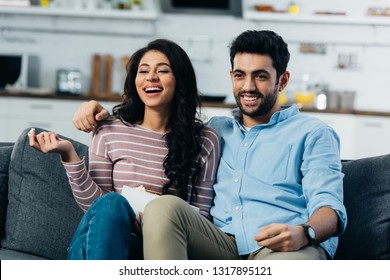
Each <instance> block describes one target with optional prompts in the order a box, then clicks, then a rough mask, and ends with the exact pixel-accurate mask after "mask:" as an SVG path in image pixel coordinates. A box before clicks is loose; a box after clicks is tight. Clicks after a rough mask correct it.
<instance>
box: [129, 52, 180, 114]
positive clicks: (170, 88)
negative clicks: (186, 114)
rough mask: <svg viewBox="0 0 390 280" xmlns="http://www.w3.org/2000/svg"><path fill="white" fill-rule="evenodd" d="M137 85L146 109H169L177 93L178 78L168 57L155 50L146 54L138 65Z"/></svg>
mask: <svg viewBox="0 0 390 280" xmlns="http://www.w3.org/2000/svg"><path fill="white" fill-rule="evenodd" d="M135 85H136V87H137V92H138V94H139V96H140V98H141V100H142V101H143V102H144V104H145V106H146V107H154V108H155V109H156V108H157V107H161V108H162V109H166V108H167V107H169V105H170V104H171V102H172V99H173V95H174V93H175V87H176V78H175V76H174V75H173V72H172V68H171V66H170V62H169V60H168V58H167V57H166V55H165V54H163V53H162V52H159V51H155V50H151V51H148V52H146V53H145V54H144V56H143V57H142V58H141V60H140V63H139V65H138V72H137V76H136V79H135Z"/></svg>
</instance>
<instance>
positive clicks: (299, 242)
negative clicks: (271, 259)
mask: <svg viewBox="0 0 390 280" xmlns="http://www.w3.org/2000/svg"><path fill="white" fill-rule="evenodd" d="M255 240H256V242H257V244H258V245H260V246H264V247H267V248H268V249H270V250H272V251H276V252H289V251H298V250H299V249H301V248H302V247H304V246H306V245H307V243H308V241H307V239H306V237H305V233H304V231H303V227H302V226H299V225H286V224H271V225H268V226H265V227H263V228H261V229H260V231H259V233H258V234H256V236H255Z"/></svg>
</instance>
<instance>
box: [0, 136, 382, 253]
mask: <svg viewBox="0 0 390 280" xmlns="http://www.w3.org/2000/svg"><path fill="white" fill-rule="evenodd" d="M39 131H40V130H39V129H37V132H39ZM27 132H28V129H26V130H25V131H24V132H23V133H22V134H21V136H20V138H19V139H18V140H17V141H16V142H15V143H1V144H0V188H1V189H0V190H1V192H0V194H1V197H0V198H1V201H0V219H1V221H0V222H1V223H0V230H1V248H0V259H25V260H29V259H66V255H67V246H68V244H69V242H70V239H71V238H72V235H73V232H74V231H75V229H76V227H77V225H78V223H79V221H80V219H81V217H82V215H83V213H82V211H81V210H80V209H79V207H78V206H77V204H76V203H75V201H74V199H73V196H72V193H71V191H70V188H69V186H68V181H67V177H66V174H65V171H64V169H63V167H62V165H61V163H60V160H59V156H58V155H57V154H48V155H46V154H42V153H40V152H37V151H35V150H34V149H32V148H31V147H30V146H29V144H28V139H27ZM73 143H74V144H75V147H76V149H77V151H78V153H79V154H80V155H81V156H86V157H87V153H88V148H87V146H85V145H83V144H80V143H77V142H75V141H73ZM389 171H390V155H384V156H378V157H372V158H365V159H359V160H353V161H344V162H343V172H344V173H345V179H344V200H345V201H344V202H345V205H346V208H347V212H348V219H349V221H348V226H347V230H346V232H345V234H344V235H343V236H342V237H341V238H340V244H339V247H338V250H337V254H336V259H390V172H389Z"/></svg>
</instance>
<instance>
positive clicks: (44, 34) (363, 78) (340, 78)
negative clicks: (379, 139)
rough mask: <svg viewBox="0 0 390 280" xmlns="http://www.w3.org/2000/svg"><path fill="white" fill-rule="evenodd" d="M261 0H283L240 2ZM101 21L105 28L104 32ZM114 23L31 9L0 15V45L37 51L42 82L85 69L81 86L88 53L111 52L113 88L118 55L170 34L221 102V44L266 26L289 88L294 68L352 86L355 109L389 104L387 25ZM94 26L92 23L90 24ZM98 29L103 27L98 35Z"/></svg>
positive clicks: (355, 8)
mask: <svg viewBox="0 0 390 280" xmlns="http://www.w3.org/2000/svg"><path fill="white" fill-rule="evenodd" d="M262 2H263V3H270V2H271V3H274V4H278V5H280V6H282V5H285V4H287V3H288V2H289V1H284V0H275V1H265V0H264V1H260V0H259V1H258V0H256V1H255V0H253V1H250V0H249V1H245V2H244V7H245V6H248V7H250V6H251V5H253V3H262ZM296 2H297V3H298V4H300V6H301V7H302V8H301V11H302V13H306V14H310V13H312V12H313V11H314V10H334V11H347V12H348V14H353V15H362V14H364V12H365V10H366V8H367V7H368V6H371V5H372V6H374V5H388V6H390V1H374V0H328V1H319V0H317V1H313V0H300V1H296ZM8 19H9V20H8ZM389 21H390V18H389ZM115 22H116V21H115ZM45 24H46V25H47V28H45V26H44V25H45ZM104 24H107V26H108V25H110V26H111V27H110V28H108V29H107V30H106V31H105V30H104V28H103V27H104ZM113 24H114V23H113V20H111V21H110V23H109V22H108V21H104V20H98V19H88V20H81V19H77V20H74V19H69V18H54V19H48V18H46V19H45V20H42V19H39V20H38V19H37V18H36V17H34V16H18V17H11V16H8V17H0V32H1V33H0V52H28V53H32V54H37V55H38V56H39V57H40V60H41V65H40V74H41V75H40V76H41V85H42V86H43V87H55V72H56V70H57V69H59V68H63V67H75V68H78V69H80V70H81V71H82V73H83V74H84V90H85V91H88V90H89V83H90V82H89V81H90V68H91V57H92V55H93V54H94V53H99V54H102V55H104V54H112V55H113V56H114V59H115V66H114V67H115V73H114V83H113V84H114V86H113V87H114V88H113V90H114V91H121V89H122V86H123V85H122V83H123V69H122V65H121V64H120V57H121V56H122V55H130V54H131V53H132V52H133V51H134V50H136V49H137V48H139V47H141V46H143V45H144V44H145V43H146V42H147V41H149V40H151V39H153V38H157V37H166V38H170V39H173V40H176V41H177V42H178V43H179V44H180V45H181V46H183V48H184V49H186V50H187V52H188V53H189V55H190V57H191V58H192V60H193V63H194V66H195V69H196V72H197V75H198V82H199V88H200V90H201V91H202V92H204V93H207V94H213V95H220V94H223V95H226V96H228V99H227V101H228V102H234V101H233V98H232V97H231V84H230V78H229V68H230V64H229V57H228V44H229V43H230V41H231V40H232V39H233V37H235V36H237V35H238V34H239V33H240V32H242V31H244V30H247V29H272V30H275V31H276V32H278V33H279V34H280V35H282V36H283V37H284V38H285V40H286V41H287V42H288V43H289V47H290V51H291V54H292V58H291V62H290V65H289V70H290V71H291V73H292V79H291V84H290V89H291V90H293V88H294V86H295V85H297V84H298V81H299V80H300V77H301V75H302V74H304V73H308V74H310V75H311V76H312V78H313V79H317V80H319V81H322V82H324V83H327V84H329V86H330V87H331V88H332V89H339V90H355V91H356V92H357V99H356V103H355V108H356V109H361V110H375V111H388V110H389V109H390V107H389V104H390V90H389V87H388V86H387V84H388V83H387V80H388V77H387V76H388V73H390V26H389V25H387V26H386V25H383V26H373V25H356V24H354V25H347V24H342V25H336V24H309V23H289V22H287V23H284V22H272V21H266V22H262V21H251V20H245V19H241V18H235V17H229V16H212V15H204V16H189V15H171V14H170V15H167V14H164V15H161V16H159V18H158V19H157V21H155V22H150V21H145V22H143V23H137V24H138V25H137V24H135V23H134V22H133V21H131V20H130V21H129V20H118V21H117V23H115V24H117V25H118V27H117V30H118V31H117V32H112V30H113V29H112V25H113ZM35 25H36V27H35ZM140 25H142V26H140ZM87 26H91V27H87ZM93 26H99V27H96V29H94V28H93ZM57 27H58V28H57ZM60 27H62V28H60ZM80 27H82V28H81V29H80ZM141 27H142V28H145V29H142V28H141ZM66 28H68V29H69V30H67V31H66V32H64V31H58V30H64V29H66ZM90 30H92V31H91V32H90ZM100 30H102V31H103V32H102V33H101V34H99V31H100ZM114 30H116V29H114ZM127 31H128V32H127ZM302 42H309V43H311V42H313V43H323V44H325V45H326V54H324V55H320V54H302V53H300V52H299V47H300V44H301V43H302ZM342 52H345V53H353V54H356V55H357V58H358V67H357V68H356V69H351V70H340V69H338V68H337V59H338V54H339V53H342Z"/></svg>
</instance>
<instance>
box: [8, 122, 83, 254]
mask: <svg viewBox="0 0 390 280" xmlns="http://www.w3.org/2000/svg"><path fill="white" fill-rule="evenodd" d="M28 131H29V129H26V130H25V131H23V133H22V134H21V136H20V137H19V139H18V140H17V141H16V142H15V145H14V148H13V150H12V154H11V161H10V164H9V180H8V207H7V213H6V223H5V237H4V238H2V240H1V246H2V247H3V248H5V249H10V250H17V251H21V252H25V253H28V254H32V255H36V256H39V257H43V258H47V259H65V258H66V257H67V247H68V245H69V243H70V240H71V238H72V235H73V233H74V232H75V229H76V227H77V225H78V223H79V221H80V219H81V217H82V215H83V212H82V210H81V209H80V208H79V206H78V205H77V204H76V202H75V200H74V198H73V195H72V192H71V189H70V187H69V183H68V178H67V176H66V173H65V170H64V168H63V166H62V164H61V161H60V156H59V155H58V154H43V153H41V152H38V151H36V150H35V149H33V148H32V147H30V145H29V141H28V137H27V133H28ZM41 131H42V130H41V129H39V128H36V132H37V133H39V132H41ZM60 137H61V138H65V139H67V138H66V137H63V136H60ZM68 140H70V139H68ZM70 141H72V142H73V145H74V146H75V148H76V151H77V152H78V154H79V156H80V157H86V158H87V156H88V147H87V146H86V145H83V144H81V143H78V142H76V141H73V140H70Z"/></svg>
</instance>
